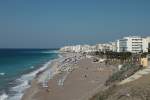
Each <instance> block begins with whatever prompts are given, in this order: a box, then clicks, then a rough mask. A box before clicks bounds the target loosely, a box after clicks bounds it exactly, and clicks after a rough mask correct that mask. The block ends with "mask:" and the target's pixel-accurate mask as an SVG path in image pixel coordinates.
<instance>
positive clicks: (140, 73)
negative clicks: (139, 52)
mask: <svg viewBox="0 0 150 100" xmlns="http://www.w3.org/2000/svg"><path fill="white" fill-rule="evenodd" d="M147 74H150V66H149V67H147V68H144V69H142V70H139V71H138V72H136V73H135V74H133V75H132V76H130V77H128V78H126V79H125V80H123V81H121V82H120V83H119V85H121V84H125V83H128V82H131V81H134V80H137V79H139V78H141V77H142V76H144V75H147Z"/></svg>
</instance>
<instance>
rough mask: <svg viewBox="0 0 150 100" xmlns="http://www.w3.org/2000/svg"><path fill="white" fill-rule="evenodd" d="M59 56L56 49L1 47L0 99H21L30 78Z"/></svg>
mask: <svg viewBox="0 0 150 100" xmlns="http://www.w3.org/2000/svg"><path fill="white" fill-rule="evenodd" d="M57 57H58V50H55V49H0V100H20V97H21V96H22V95H23V93H22V92H23V91H24V89H25V88H28V82H29V80H31V79H33V78H34V76H35V74H36V73H37V71H39V70H40V69H41V68H42V67H47V66H46V63H48V62H50V61H51V60H53V59H55V58H57ZM6 98H7V99H6Z"/></svg>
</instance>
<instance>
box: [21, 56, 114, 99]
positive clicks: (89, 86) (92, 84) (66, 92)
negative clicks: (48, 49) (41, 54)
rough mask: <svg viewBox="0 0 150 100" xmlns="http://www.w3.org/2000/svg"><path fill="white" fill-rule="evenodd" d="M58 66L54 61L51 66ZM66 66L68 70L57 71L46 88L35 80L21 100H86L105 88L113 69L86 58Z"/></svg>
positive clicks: (110, 66)
mask: <svg viewBox="0 0 150 100" xmlns="http://www.w3.org/2000/svg"><path fill="white" fill-rule="evenodd" d="M71 57H72V56H71ZM74 57H76V55H75V56H74ZM66 58H67V59H68V56H66V55H65V60H64V61H66V62H67V61H68V62H69V60H66ZM69 58H70V56H69ZM77 58H80V57H77ZM71 59H72V58H71ZM75 61H76V60H75ZM71 63H72V62H71ZM59 64H62V63H58V61H56V62H54V63H53V66H55V68H59ZM65 64H66V63H65ZM67 66H69V69H68V68H66V67H65V69H63V68H60V69H59V70H58V73H57V74H56V75H55V76H54V77H53V78H51V79H50V80H49V81H48V87H46V88H44V87H42V86H41V85H40V83H39V81H38V80H39V78H35V79H34V80H33V81H32V82H31V87H30V88H29V89H27V90H26V91H25V94H24V96H23V98H22V100H88V99H89V98H91V97H92V96H93V95H94V94H95V93H97V92H98V91H100V90H103V89H104V88H105V85H104V83H105V81H106V80H107V79H108V77H109V76H110V75H111V74H112V70H113V68H114V67H113V66H112V65H105V64H104V63H94V62H93V60H92V59H91V58H86V57H82V59H78V60H77V62H76V63H74V64H70V65H67ZM70 66H71V67H70ZM61 67H62V66H61ZM62 69H63V70H62ZM41 75H42V74H41ZM40 77H41V76H40Z"/></svg>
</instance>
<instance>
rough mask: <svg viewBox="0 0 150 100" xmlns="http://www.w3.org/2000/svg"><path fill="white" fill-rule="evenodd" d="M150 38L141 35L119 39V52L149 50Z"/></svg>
mask: <svg viewBox="0 0 150 100" xmlns="http://www.w3.org/2000/svg"><path fill="white" fill-rule="evenodd" d="M148 43H149V38H142V37H140V36H129V37H124V38H123V39H120V40H117V51H118V52H132V53H139V52H148Z"/></svg>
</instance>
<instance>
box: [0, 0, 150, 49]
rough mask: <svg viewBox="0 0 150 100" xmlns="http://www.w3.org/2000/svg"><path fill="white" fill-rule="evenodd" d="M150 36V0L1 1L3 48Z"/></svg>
mask: <svg viewBox="0 0 150 100" xmlns="http://www.w3.org/2000/svg"><path fill="white" fill-rule="evenodd" d="M128 35H142V36H148V35H150V0H0V48H58V47H62V46H64V45H75V44H91V45H92V44H96V43H105V42H108V41H114V40H116V39H119V38H122V37H123V36H128Z"/></svg>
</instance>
